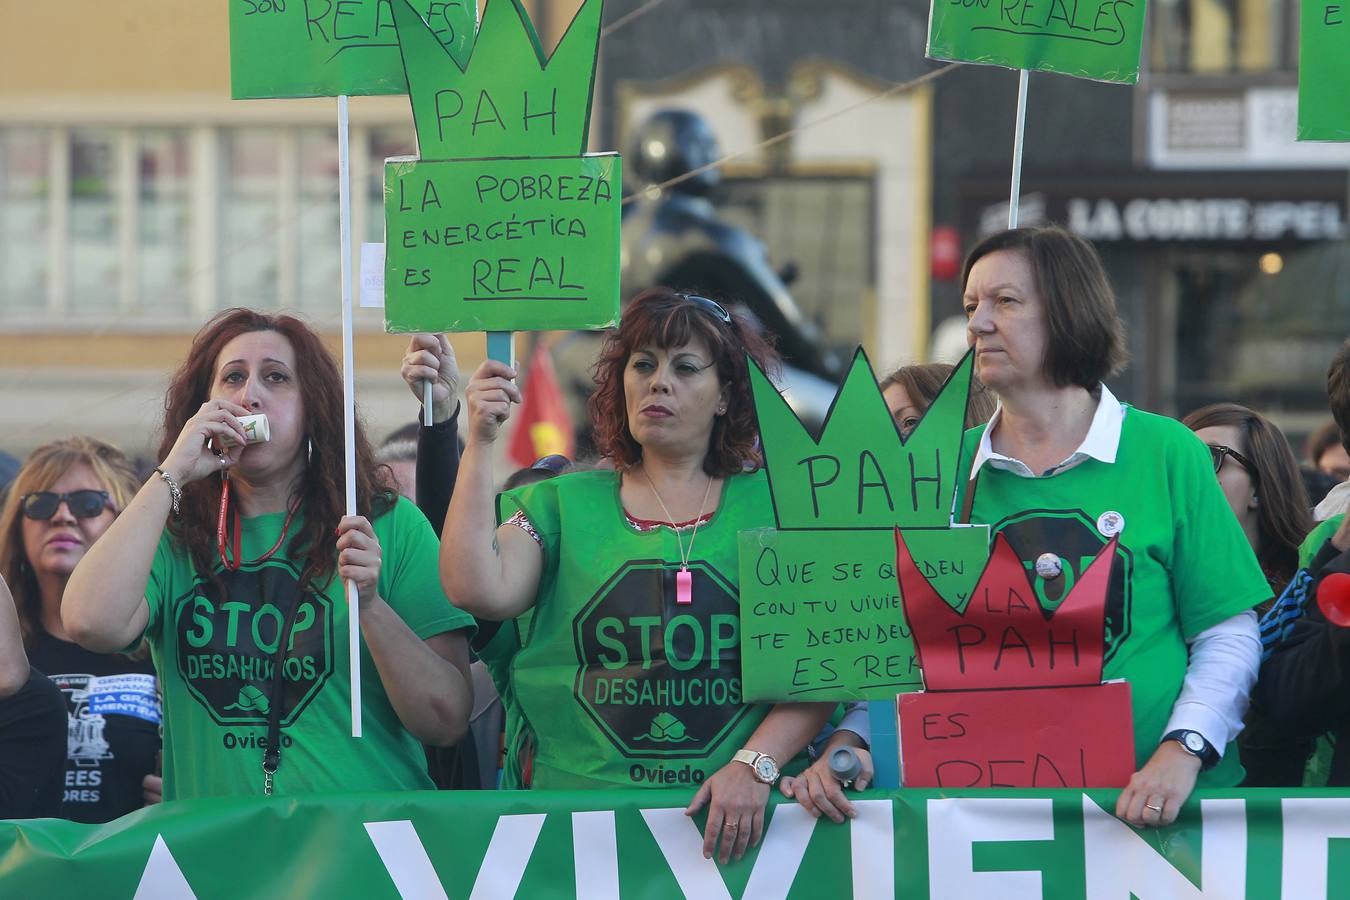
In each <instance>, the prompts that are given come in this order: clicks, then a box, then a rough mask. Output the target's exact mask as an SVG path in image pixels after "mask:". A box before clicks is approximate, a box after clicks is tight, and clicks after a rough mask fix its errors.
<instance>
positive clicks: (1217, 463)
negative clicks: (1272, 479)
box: [1207, 444, 1257, 479]
mask: <svg viewBox="0 0 1350 900" xmlns="http://www.w3.org/2000/svg"><path fill="white" fill-rule="evenodd" d="M1207 446H1208V447H1209V456H1210V458H1211V459H1213V460H1214V474H1215V475H1217V474H1219V470H1220V469H1222V468H1223V458H1224V457H1225V456H1231V457H1233V459H1235V460H1237V463H1238V465H1240V466H1242V468H1244V469H1246V470H1247V474H1248V475H1250V476H1252V478H1253V479H1255V478H1256V477H1257V474H1256V466H1254V465H1253V464H1252V461H1251V460H1250V459H1248V458H1247V457H1245V456H1243V455H1242V454H1241V453H1239V452H1237V451H1236V450H1234V449H1233V448H1232V447H1225V446H1224V445H1223V444H1208V445H1207Z"/></svg>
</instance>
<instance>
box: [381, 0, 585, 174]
mask: <svg viewBox="0 0 1350 900" xmlns="http://www.w3.org/2000/svg"><path fill="white" fill-rule="evenodd" d="M603 7H604V0H585V2H583V3H582V5H581V9H579V10H578V11H577V14H576V17H575V18H573V20H572V24H571V25H570V26H569V27H568V29H567V33H566V34H564V35H563V38H562V40H561V41H560V42H559V43H558V47H557V49H556V50H554V52H553V56H552V57H548V56H546V55H545V54H544V48H543V46H542V45H541V44H540V43H539V35H537V34H536V33H535V30H534V25H533V24H532V23H531V22H530V17H529V14H528V13H526V12H525V9H524V7H522V6H521V4H520V0H489V2H488V4H487V8H486V9H485V10H484V11H483V21H482V23H481V24H480V25H479V28H478V37H477V39H476V40H475V41H474V44H473V48H472V51H471V52H470V54H469V56H468V59H467V61H465V62H464V63H463V64H461V63H460V60H459V59H457V58H456V57H455V55H453V54H451V53H450V52H449V51H447V50H446V48H445V47H444V46H442V45H441V43H440V41H438V40H437V39H436V36H435V34H433V33H432V31H431V29H430V28H429V27H428V26H427V23H426V22H424V21H423V20H422V17H421V16H419V15H418V14H417V12H416V11H415V10H414V9H413V8H412V6H411V5H409V3H408V0H394V22H395V24H396V25H397V26H398V40H399V47H400V50H401V51H402V54H403V69H404V72H405V74H406V75H407V78H408V93H409V96H410V97H411V99H412V110H413V120H414V124H415V126H416V128H417V145H418V151H419V155H420V156H421V158H422V159H424V160H448V159H484V158H492V157H545V156H580V155H581V154H582V153H584V152H585V150H586V132H587V129H588V127H589V124H590V117H591V94H592V92H593V90H594V87H595V64H596V55H597V53H598V50H599V46H600V15H601V12H602V10H603Z"/></svg>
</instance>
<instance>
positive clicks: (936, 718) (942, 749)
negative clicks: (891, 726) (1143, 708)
mask: <svg viewBox="0 0 1350 900" xmlns="http://www.w3.org/2000/svg"><path fill="white" fill-rule="evenodd" d="M898 703H899V707H900V781H901V784H902V785H903V786H904V787H940V788H986V787H1017V788H1031V787H1034V788H1058V787H1070V788H1116V787H1124V786H1125V785H1126V783H1127V782H1128V781H1129V780H1130V775H1132V774H1133V773H1134V769H1135V766H1134V724H1133V723H1134V719H1133V717H1132V715H1131V713H1130V686H1129V685H1128V684H1127V683H1125V682H1123V681H1113V682H1110V683H1107V684H1095V685H1082V686H1078V687H1050V688H1012V689H1008V690H985V691H925V692H922V693H914V694H901V695H900V697H899V698H898Z"/></svg>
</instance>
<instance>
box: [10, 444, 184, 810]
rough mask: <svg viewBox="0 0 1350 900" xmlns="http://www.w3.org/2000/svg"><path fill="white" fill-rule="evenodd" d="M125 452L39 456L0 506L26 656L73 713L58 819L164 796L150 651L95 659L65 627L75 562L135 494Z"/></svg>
mask: <svg viewBox="0 0 1350 900" xmlns="http://www.w3.org/2000/svg"><path fill="white" fill-rule="evenodd" d="M139 482H140V479H139V478H137V477H136V472H135V469H134V468H133V467H132V464H131V461H130V460H129V459H128V458H127V457H126V455H125V454H123V453H122V451H120V450H118V449H117V448H116V447H113V446H111V445H109V444H105V443H103V442H102V441H99V440H95V439H94V438H89V437H73V438H68V439H66V440H61V441H55V442H53V443H50V444H47V445H45V446H42V447H39V448H38V449H36V450H34V451H33V452H32V454H31V455H29V457H28V459H27V460H26V461H25V462H24V464H23V467H22V468H21V469H19V472H18V475H17V476H15V480H14V483H13V485H11V487H10V490H9V494H8V498H7V500H6V501H5V504H4V506H3V507H0V575H3V576H4V578H5V580H6V581H8V582H9V584H11V585H12V586H13V593H14V599H15V603H16V609H17V611H18V618H19V623H20V625H21V627H22V629H23V641H24V645H25V649H26V651H27V655H28V659H29V661H30V662H31V663H32V664H33V666H34V667H35V668H37V669H40V670H41V671H42V672H44V673H46V675H47V677H49V678H50V679H52V681H53V682H55V683H56V685H57V687H59V688H60V689H61V691H62V693H63V694H64V696H65V702H66V708H67V713H68V715H69V742H68V744H67V760H66V787H65V792H64V799H63V802H62V806H61V813H60V815H61V817H62V818H65V819H71V820H73V821H76V822H108V821H111V820H113V819H115V818H117V817H118V816H121V815H123V814H125V813H128V812H131V811H132V810H134V809H140V808H141V807H142V806H144V805H146V804H147V803H155V802H158V801H159V799H160V793H161V788H160V778H159V775H158V773H157V772H156V757H157V756H158V754H159V747H160V738H159V735H160V724H161V719H160V704H159V688H158V685H157V683H156V679H155V669H154V666H152V665H151V664H150V661H149V659H148V658H146V654H145V653H143V652H142V653H139V654H136V655H135V656H128V655H125V654H122V653H94V652H92V651H89V650H86V649H84V648H83V647H81V646H79V645H78V644H76V643H74V642H73V641H72V640H71V639H70V636H69V635H68V634H67V633H66V630H65V628H64V627H63V625H62V623H61V607H62V600H63V598H64V596H65V593H66V584H67V583H68V582H69V580H70V576H71V573H73V572H74V571H75V566H76V564H78V563H79V562H80V560H81V559H83V558H84V556H85V554H86V553H88V551H89V549H90V548H91V547H92V546H93V545H94V542H95V541H97V540H99V538H101V537H102V536H103V534H104V532H106V531H107V530H108V526H110V525H111V524H112V523H113V521H114V520H115V519H116V518H117V515H118V513H119V512H120V511H121V510H122V509H124V508H125V507H126V504H127V503H128V502H130V500H131V498H132V497H133V496H135V494H136V489H137V488H138V487H139Z"/></svg>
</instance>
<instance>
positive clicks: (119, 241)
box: [0, 124, 413, 328]
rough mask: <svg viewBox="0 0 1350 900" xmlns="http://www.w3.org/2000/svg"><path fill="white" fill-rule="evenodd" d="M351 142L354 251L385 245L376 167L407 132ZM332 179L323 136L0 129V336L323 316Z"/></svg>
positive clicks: (337, 268) (331, 267)
mask: <svg viewBox="0 0 1350 900" xmlns="http://www.w3.org/2000/svg"><path fill="white" fill-rule="evenodd" d="M351 136H352V156H353V161H354V162H353V175H354V177H361V179H362V180H361V181H360V182H357V183H356V184H355V185H354V190H353V192H352V206H353V220H354V223H355V224H354V227H355V228H356V229H357V230H356V231H355V232H354V233H355V234H356V235H357V237H356V240H358V241H359V240H361V239H362V238H363V237H364V239H366V240H377V241H378V240H382V235H383V231H384V228H383V221H384V216H383V199H382V198H383V187H382V185H383V181H382V179H383V172H384V159H385V157H387V156H391V155H401V154H406V153H409V152H410V151H411V150H412V147H413V138H412V129H411V127H408V126H398V125H390V126H387V127H386V126H381V127H354V128H353V129H352V133H351ZM337 169H338V154H337V140H336V134H335V129H333V128H332V127H331V126H314V127H276V126H263V125H258V126H228V127H215V126H203V125H196V126H194V125H186V124H185V125H183V126H179V127H163V126H155V127H144V128H108V127H101V126H100V127H95V126H88V127H85V126H73V127H38V126H33V127H24V126H17V125H16V126H0V327H4V326H5V325H9V326H15V325H19V324H22V325H25V326H32V325H38V326H52V327H69V326H72V325H73V326H77V327H78V326H80V325H82V324H86V323H92V322H95V321H97V322H99V323H101V324H104V325H109V324H111V325H117V324H125V325H126V326H127V327H133V328H134V327H139V326H145V325H153V324H164V325H169V326H182V325H190V324H197V323H200V321H201V320H202V319H203V318H204V317H205V316H208V315H210V314H211V313H213V312H215V311H216V310H219V309H223V308H225V307H229V306H236V305H246V306H257V307H261V308H269V309H278V308H290V309H299V310H303V311H308V312H311V313H317V312H320V311H324V310H329V309H334V308H336V305H337V304H338V302H339V296H340V293H339V292H340V278H341V260H340V257H339V253H338V226H339V223H338V182H337Z"/></svg>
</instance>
